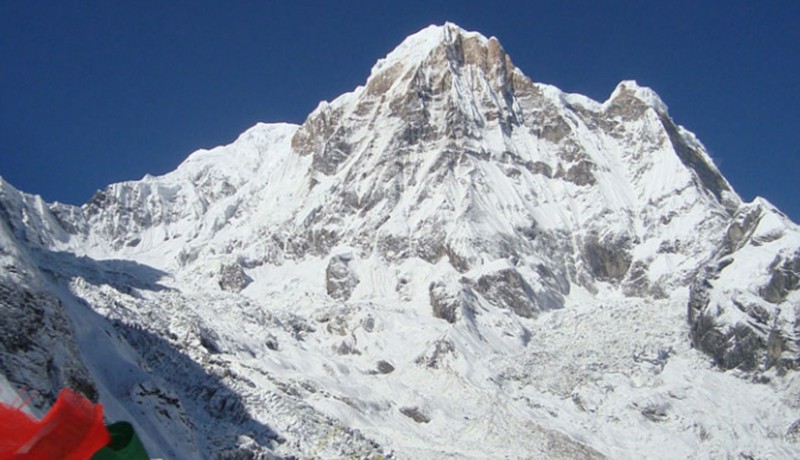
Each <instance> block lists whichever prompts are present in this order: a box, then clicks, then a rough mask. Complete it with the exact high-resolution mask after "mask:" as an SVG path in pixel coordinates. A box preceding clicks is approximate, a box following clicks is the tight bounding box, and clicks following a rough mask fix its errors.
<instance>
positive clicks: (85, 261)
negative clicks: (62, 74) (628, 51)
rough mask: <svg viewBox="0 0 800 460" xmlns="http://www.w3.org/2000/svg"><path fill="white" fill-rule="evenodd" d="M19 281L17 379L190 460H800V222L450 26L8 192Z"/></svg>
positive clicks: (8, 254)
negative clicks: (79, 198) (200, 143)
mask: <svg viewBox="0 0 800 460" xmlns="http://www.w3.org/2000/svg"><path fill="white" fill-rule="evenodd" d="M0 263H2V267H3V269H2V272H0V328H2V334H0V374H1V375H2V376H3V377H2V378H0V387H3V389H4V390H6V392H7V391H9V390H12V389H19V388H27V389H29V390H33V391H35V392H36V393H35V394H36V395H38V397H37V398H36V399H35V403H34V407H33V409H34V410H38V411H41V410H44V409H45V408H46V407H47V406H48V405H49V403H50V402H51V401H52V400H53V399H54V396H55V395H56V393H57V391H58V389H59V388H62V387H64V386H69V387H73V388H77V389H78V390H80V391H82V392H84V393H85V394H86V395H87V396H90V397H93V398H97V399H99V400H100V401H101V402H103V404H104V405H105V407H106V410H107V413H108V415H109V418H110V419H126V420H131V421H133V422H134V424H136V426H137V427H138V429H139V431H140V432H141V434H142V439H143V441H144V442H145V443H146V444H147V446H148V448H149V449H150V451H151V453H153V454H156V455H159V456H163V457H166V458H187V459H193V458H293V457H294V458H333V457H336V458H381V457H383V458H601V457H604V456H607V457H611V458H641V457H647V458H687V457H713V458H719V457H739V456H741V457H743V458H797V457H800V445H798V444H796V442H797V441H798V439H799V437H800V409H799V407H800V383H798V379H797V373H796V368H797V365H798V343H797V340H798V327H800V326H798V324H800V312H799V311H798V309H799V308H800V231H799V230H798V227H797V226H796V225H795V224H794V223H792V222H791V221H790V220H789V219H788V218H786V217H785V216H784V215H783V214H782V213H781V212H780V211H778V210H777V209H775V208H774V207H773V206H772V205H770V204H769V203H767V202H766V201H764V200H763V199H756V200H755V201H754V202H752V203H744V202H742V200H741V199H740V198H739V197H738V196H737V195H736V193H735V192H734V191H733V189H732V188H731V186H730V184H729V183H728V182H727V181H726V180H725V178H724V177H723V176H722V175H721V174H720V172H719V171H718V170H717V168H716V167H715V166H714V164H713V162H712V160H711V159H710V157H709V156H708V154H707V153H706V151H705V149H704V147H703V146H702V144H701V143H700V142H699V141H698V140H697V139H696V138H695V137H694V135H692V134H691V133H690V132H689V131H687V130H685V129H684V128H683V127H681V126H680V125H678V124H676V123H675V122H674V121H673V120H672V119H671V118H670V116H669V114H668V111H667V107H666V105H665V104H664V103H663V102H662V101H661V100H660V99H659V97H658V96H657V95H656V94H655V93H654V92H653V91H652V90H650V89H648V88H644V87H641V86H639V85H637V84H636V83H635V82H632V81H625V82H622V83H620V84H619V85H618V86H617V88H616V89H615V90H614V91H613V93H612V94H611V96H610V97H609V98H608V100H606V101H605V102H602V103H600V102H596V101H593V100H590V99H588V98H586V97H583V96H580V95H575V94H567V93H564V92H562V91H560V90H558V89H557V88H554V87H552V86H548V85H544V84H540V83H535V82H533V81H531V80H530V79H529V78H528V77H526V76H525V75H524V74H523V73H522V72H521V71H520V70H519V69H517V68H516V67H515V66H514V64H513V63H512V61H511V59H510V58H509V56H508V55H506V53H505V52H504V51H503V49H502V47H501V46H500V44H499V42H498V41H497V40H496V39H495V38H489V39H486V38H485V37H483V36H481V35H480V34H477V33H471V32H466V31H464V30H462V29H460V28H458V27H457V26H454V25H452V24H446V25H444V26H439V27H435V26H431V27H429V28H427V29H425V30H422V31H420V32H419V33H417V34H415V35H413V36H411V37H409V38H407V39H406V40H405V41H404V42H403V43H402V44H400V46H398V48H396V49H395V50H394V51H392V52H391V53H389V55H387V56H386V57H385V58H384V59H381V60H380V61H378V63H377V64H376V65H375V66H374V67H373V69H372V72H371V74H370V76H369V78H368V79H367V82H366V84H365V85H364V86H360V87H358V88H356V89H355V90H354V91H352V92H350V93H347V94H344V95H342V96H340V97H339V98H337V99H336V100H334V101H332V102H323V103H321V104H320V105H319V107H318V108H317V109H316V110H315V111H314V112H312V113H311V114H310V115H309V117H308V119H307V120H306V121H305V123H303V124H302V125H301V126H295V125H288V124H259V125H256V126H255V127H253V128H251V129H250V130H248V131H246V132H245V133H243V134H242V135H241V136H240V137H239V138H238V139H237V140H236V141H235V142H234V143H233V144H231V145H228V146H224V147H217V148H215V149H212V150H201V151H198V152H195V153H193V154H192V155H190V156H189V157H188V158H187V159H186V161H185V162H184V163H183V164H181V165H180V166H179V167H178V168H177V169H176V170H175V171H173V172H171V173H169V174H166V175H164V176H160V177H152V176H147V177H145V178H144V179H142V180H141V181H134V182H125V183H119V184H113V185H111V186H109V187H108V188H106V189H105V190H103V191H99V192H98V193H97V194H96V195H95V196H94V197H93V198H92V199H91V200H90V201H89V202H88V203H87V204H85V205H83V206H81V207H74V206H68V205H63V204H58V203H45V202H43V201H42V200H41V199H40V198H38V197H35V196H31V195H28V194H25V193H22V192H19V191H17V190H16V189H14V188H13V187H12V186H11V185H9V184H7V183H5V182H3V181H2V180H1V179H0ZM0 394H2V393H0ZM667 445H668V446H669V449H665V448H664V447H665V446H667Z"/></svg>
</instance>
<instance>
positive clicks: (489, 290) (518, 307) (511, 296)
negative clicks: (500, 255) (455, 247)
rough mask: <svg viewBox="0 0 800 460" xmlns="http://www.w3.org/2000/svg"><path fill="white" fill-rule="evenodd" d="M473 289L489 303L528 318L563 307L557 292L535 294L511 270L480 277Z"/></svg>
mask: <svg viewBox="0 0 800 460" xmlns="http://www.w3.org/2000/svg"><path fill="white" fill-rule="evenodd" d="M475 289H476V290H477V291H478V292H479V293H480V294H481V295H482V296H483V297H484V298H485V299H486V300H488V301H489V302H490V303H492V304H493V305H495V306H497V307H499V308H506V309H509V310H511V311H513V312H514V313H515V314H517V315H519V316H521V317H523V318H530V317H532V316H533V315H534V314H535V313H537V312H539V311H543V310H551V309H554V308H561V307H563V306H564V300H563V297H562V296H561V294H560V293H559V292H557V291H556V292H550V291H545V292H544V294H543V295H542V294H537V293H536V292H535V291H534V289H533V288H532V287H531V285H530V284H528V282H527V281H525V279H523V278H522V276H521V275H520V274H519V272H517V271H516V270H515V269H513V268H504V269H501V270H497V271H494V272H491V273H486V274H484V275H482V276H480V277H479V278H478V280H477V282H476V283H475Z"/></svg>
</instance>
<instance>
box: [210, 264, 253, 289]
mask: <svg viewBox="0 0 800 460" xmlns="http://www.w3.org/2000/svg"><path fill="white" fill-rule="evenodd" d="M252 282H253V278H250V277H249V276H248V275H247V273H245V271H244V268H242V266H241V265H239V264H237V263H233V264H222V265H221V266H220V268H219V281H218V283H219V287H220V289H222V290H223V291H229V292H242V290H243V289H244V288H246V287H247V286H248V285H249V284H250V283H252Z"/></svg>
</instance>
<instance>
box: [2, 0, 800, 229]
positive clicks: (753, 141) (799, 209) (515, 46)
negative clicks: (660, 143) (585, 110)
mask: <svg viewBox="0 0 800 460" xmlns="http://www.w3.org/2000/svg"><path fill="white" fill-rule="evenodd" d="M446 20H449V21H452V22H455V23H457V24H459V25H460V26H462V27H464V28H466V29H469V30H477V31H479V32H481V33H483V34H484V35H486V36H491V35H494V36H496V37H498V38H499V39H500V41H501V43H502V44H503V46H504V48H505V49H506V51H508V52H509V53H510V55H511V57H512V59H513V60H514V62H515V64H516V65H517V66H518V67H520V68H521V69H522V70H523V72H525V73H526V74H527V75H529V76H530V77H531V78H533V79H534V80H535V81H540V82H545V83H550V84H554V85H556V86H559V87H560V88H562V89H563V90H565V91H570V92H579V93H583V94H586V95H588V96H590V97H592V98H594V99H597V100H600V101H602V100H605V99H606V97H607V96H608V95H609V94H610V92H611V91H612V89H613V88H614V86H615V85H616V84H617V83H618V82H619V81H620V80H623V79H636V80H638V81H639V83H640V84H643V85H647V86H650V87H652V88H653V89H655V90H656V91H657V92H658V93H659V94H660V95H661V97H662V99H664V101H665V102H666V103H667V105H669V107H670V114H671V115H672V116H673V118H674V119H675V120H676V121H677V122H678V123H680V124H682V125H684V126H685V127H687V128H688V129H690V130H692V131H694V132H695V133H696V134H697V135H698V137H699V138H700V140H701V141H703V142H704V143H705V145H706V146H707V147H708V149H709V150H710V152H711V154H712V156H713V157H714V159H715V161H716V162H717V165H718V166H720V168H721V169H722V171H723V173H724V174H725V175H726V177H727V178H728V180H729V181H730V182H731V183H732V184H733V186H734V188H735V189H736V190H737V191H738V192H739V193H740V194H741V195H742V196H743V198H745V199H748V200H749V199H751V198H752V197H754V196H755V195H762V196H765V197H766V198H767V199H769V200H770V201H772V202H773V203H775V204H776V205H777V206H778V207H779V208H781V209H782V210H784V212H786V213H787V214H788V215H789V216H790V217H792V218H793V219H794V220H795V221H796V222H797V221H800V203H798V200H797V198H798V192H800V185H798V183H799V182H800V181H798V178H799V177H800V159H799V158H798V157H799V156H800V155H799V154H800V147H799V146H800V62H799V61H800V22H798V21H800V2H797V1H794V0H792V1H784V2H780V1H769V2H757V1H747V2H739V1H726V2H697V1H674V0H671V1H665V2H641V1H627V2H626V1H602V0H598V1H590V0H585V1H575V2H566V1H560V0H557V1H541V2H537V1H520V2H497V1H490V0H483V1H452V2H436V1H432V0H428V1H410V0H406V1H402V2H392V3H389V2H383V1H358V2H356V1H351V2H344V1H342V2H340V1H318V2H304V1H281V2H278V1H266V0H265V1H260V2H245V1H235V2H229V1H219V2H201V1H187V2H179V1H170V2H163V1H137V2H123V1H115V0H102V1H97V2H91V1H85V2H63V1H52V2H41V1H35V0H25V1H22V0H19V1H12V0H8V1H0V175H2V176H3V177H4V178H6V180H8V181H10V182H11V183H12V184H13V185H15V186H16V187H18V188H20V189H22V190H24V191H27V192H30V193H37V194H41V195H42V196H43V197H44V198H45V199H46V200H48V201H53V200H58V201H62V202H67V203H73V204H79V203H82V202H85V201H86V200H87V199H88V198H89V197H90V196H91V194H92V193H93V192H94V191H95V190H96V189H98V188H102V187H104V186H105V185H107V184H109V183H111V182H116V181H121V180H128V179H139V178H141V177H142V176H143V175H144V174H146V173H151V174H163V173H165V172H167V171H169V170H171V169H173V168H174V167H175V166H177V165H178V164H179V163H180V162H181V161H182V160H183V159H184V158H185V157H186V156H187V155H188V154H189V153H191V152H192V151H193V150H195V149H198V148H204V147H213V146H215V145H220V144H226V143H229V142H231V141H232V140H234V139H235V138H236V136H237V135H238V134H239V133H240V132H241V131H243V130H245V129H246V128H248V127H249V126H252V125H253V124H255V123H256V122H259V121H267V122H272V121H289V122H295V123H300V122H302V121H303V120H304V119H305V116H306V115H307V114H308V113H309V112H310V111H311V110H312V109H313V108H314V107H316V105H317V104H318V102H319V101H320V100H330V99H333V98H334V97H336V96H337V95H339V94H341V93H342V92H345V91H349V90H351V89H353V88H354V87H355V86H357V85H359V84H362V83H363V82H364V81H365V79H366V77H367V75H368V74H369V70H370V68H371V67H372V65H373V64H374V62H375V61H376V60H377V59H378V58H380V57H383V56H384V55H386V53H388V52H389V51H391V50H392V49H393V48H394V47H395V46H396V45H397V44H399V43H400V41H402V39H403V38H404V37H406V36H407V35H410V34H412V33H414V32H416V31H417V30H419V29H421V28H423V27H425V26H427V25H429V24H441V23H443V22H444V21H446Z"/></svg>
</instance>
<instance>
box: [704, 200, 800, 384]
mask: <svg viewBox="0 0 800 460" xmlns="http://www.w3.org/2000/svg"><path fill="white" fill-rule="evenodd" d="M725 235H726V237H725V239H724V240H723V241H722V242H721V245H720V248H719V250H718V252H717V254H718V255H717V256H716V257H715V258H712V259H711V262H710V264H709V265H708V266H707V267H706V269H705V270H704V271H702V272H701V273H700V275H698V277H697V281H695V283H694V284H693V285H692V287H691V295H690V298H689V306H688V319H689V323H690V325H691V326H692V329H691V331H692V343H693V344H694V345H695V346H696V347H698V348H699V349H701V350H703V351H705V352H707V353H708V354H710V355H711V356H712V358H713V359H714V362H715V363H717V364H718V365H719V366H721V367H723V368H725V369H734V368H736V369H742V370H745V371H765V370H768V369H771V368H773V367H776V368H777V369H778V371H779V372H785V371H786V370H788V369H796V368H797V367H798V365H799V364H800V353H798V346H797V337H798V335H797V333H798V329H797V324H800V323H798V319H800V316H798V315H800V311H798V309H797V307H796V306H797V300H798V299H800V295H798V294H799V293H798V288H799V287H800V285H799V283H798V273H800V270H798V268H800V264H799V263H798V254H800V252H798V247H797V244H798V243H800V238H798V236H797V234H796V233H792V232H789V231H788V227H786V226H785V217H783V216H782V215H780V214H778V213H777V212H776V210H774V208H772V207H771V206H768V205H767V204H766V203H763V202H757V203H756V204H754V205H751V206H748V207H743V209H741V210H740V212H739V213H738V214H737V215H736V216H735V217H734V219H733V220H732V222H731V224H730V225H729V227H728V228H727V230H726V232H725ZM767 248H769V249H767ZM765 249H766V250H765ZM772 254H777V255H772ZM757 260H761V262H760V263H757V262H756V261H757ZM767 261H769V262H768V263H767Z"/></svg>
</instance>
